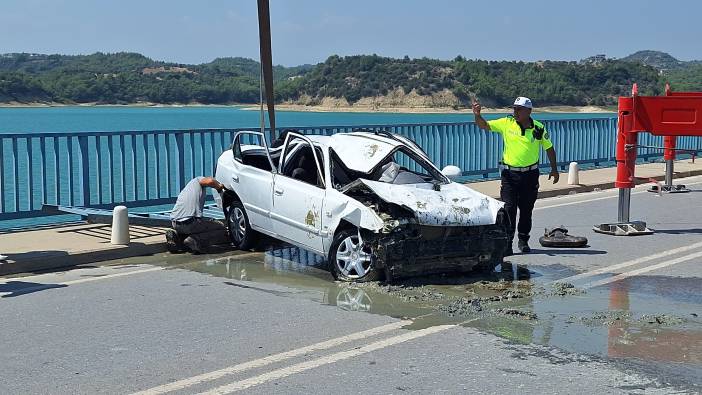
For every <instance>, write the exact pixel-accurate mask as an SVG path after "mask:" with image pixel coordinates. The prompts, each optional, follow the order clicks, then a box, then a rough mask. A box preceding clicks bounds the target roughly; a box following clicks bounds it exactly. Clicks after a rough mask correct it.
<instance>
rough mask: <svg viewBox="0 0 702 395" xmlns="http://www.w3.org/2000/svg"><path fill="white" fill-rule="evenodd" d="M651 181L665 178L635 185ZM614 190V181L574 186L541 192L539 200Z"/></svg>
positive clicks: (642, 181)
mask: <svg viewBox="0 0 702 395" xmlns="http://www.w3.org/2000/svg"><path fill="white" fill-rule="evenodd" d="M699 175H702V170H688V171H680V172H675V174H674V175H673V178H674V179H675V178H685V177H694V176H699ZM650 179H654V180H656V181H664V180H665V176H664V175H662V176H655V177H645V178H637V179H636V181H635V183H636V185H640V184H646V183H648V182H649V181H648V180H650ZM612 188H614V181H609V182H603V183H599V184H588V185H573V186H572V187H567V188H562V189H553V190H548V191H539V198H549V197H554V196H561V195H569V194H571V193H585V192H593V191H595V190H602V189H612Z"/></svg>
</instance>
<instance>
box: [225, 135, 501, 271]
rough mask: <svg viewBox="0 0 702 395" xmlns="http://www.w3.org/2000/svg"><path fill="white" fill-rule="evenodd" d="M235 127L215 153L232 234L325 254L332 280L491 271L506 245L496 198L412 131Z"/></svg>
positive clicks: (244, 240)
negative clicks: (460, 175)
mask: <svg viewBox="0 0 702 395" xmlns="http://www.w3.org/2000/svg"><path fill="white" fill-rule="evenodd" d="M280 143H281V144H280V146H278V147H276V148H269V147H268V144H267V142H266V140H265V138H264V136H263V134H262V133H261V132H256V131H243V132H239V133H237V135H236V136H235V137H234V141H233V144H232V146H231V149H229V150H227V151H226V152H224V153H223V154H222V155H221V156H220V157H219V160H218V162H217V169H216V178H217V179H218V180H219V181H220V182H221V183H222V184H224V186H225V187H226V191H225V192H224V194H223V196H222V206H223V207H222V208H223V210H224V214H225V216H226V218H227V221H228V226H229V232H230V236H231V240H232V243H233V244H234V246H235V247H237V248H239V249H249V248H251V247H252V246H253V244H254V243H255V242H256V240H257V238H258V237H259V236H260V233H263V234H266V235H268V236H271V237H274V238H276V239H280V240H283V241H286V242H288V243H291V244H293V245H296V246H298V247H300V248H303V249H306V250H310V251H313V252H315V253H317V254H320V255H322V256H324V258H325V259H326V260H327V262H328V264H329V270H330V271H331V273H332V274H333V275H334V277H335V278H336V279H338V280H342V281H371V280H376V279H379V278H382V277H384V278H385V280H386V281H392V280H393V279H394V278H397V277H402V276H413V275H422V274H430V273H445V272H465V271H470V270H473V269H475V268H477V269H480V270H492V269H494V267H495V266H496V265H497V264H499V263H501V262H502V259H503V252H504V250H505V247H506V245H507V225H508V224H507V221H508V218H507V215H506V213H505V212H504V209H503V203H502V202H499V201H498V200H495V199H493V198H491V197H489V196H486V195H483V194H481V193H479V192H476V191H474V190H472V189H470V188H469V187H467V186H465V185H463V184H458V183H455V182H452V181H451V180H449V179H448V178H447V177H446V176H444V175H443V174H442V173H441V172H440V171H439V170H438V169H437V167H436V166H434V164H432V163H431V161H430V160H429V157H428V156H427V154H426V153H425V152H424V151H423V150H422V149H421V148H420V147H419V146H418V145H417V144H416V143H414V142H413V141H411V140H410V139H408V138H406V137H403V136H400V135H397V134H391V133H388V132H384V131H377V132H373V131H357V132H351V133H338V134H334V135H332V136H318V135H303V134H299V133H296V132H289V133H286V136H285V139H284V140H283V141H281V142H280Z"/></svg>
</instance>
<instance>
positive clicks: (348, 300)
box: [336, 285, 373, 312]
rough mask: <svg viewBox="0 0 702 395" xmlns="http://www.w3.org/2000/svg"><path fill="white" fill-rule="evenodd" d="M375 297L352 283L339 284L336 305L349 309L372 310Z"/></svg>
mask: <svg viewBox="0 0 702 395" xmlns="http://www.w3.org/2000/svg"><path fill="white" fill-rule="evenodd" d="M372 304H373V299H371V297H370V296H368V294H367V293H366V292H365V291H364V290H363V289H361V288H355V287H354V286H352V285H343V286H339V293H337V294H336V306H337V307H339V308H340V309H342V310H347V311H363V312H370V311H371V306H372Z"/></svg>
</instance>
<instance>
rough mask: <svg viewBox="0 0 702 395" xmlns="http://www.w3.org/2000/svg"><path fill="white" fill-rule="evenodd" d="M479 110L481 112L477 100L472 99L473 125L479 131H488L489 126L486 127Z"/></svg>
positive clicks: (486, 124)
mask: <svg viewBox="0 0 702 395" xmlns="http://www.w3.org/2000/svg"><path fill="white" fill-rule="evenodd" d="M480 110H482V107H481V106H480V103H479V102H478V100H476V99H475V98H473V115H475V124H476V125H478V127H479V128H480V129H483V130H490V125H488V123H487V121H486V120H485V118H483V117H482V115H480Z"/></svg>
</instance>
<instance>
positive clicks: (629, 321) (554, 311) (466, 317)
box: [167, 246, 702, 383]
mask: <svg viewBox="0 0 702 395" xmlns="http://www.w3.org/2000/svg"><path fill="white" fill-rule="evenodd" d="M203 258H204V259H202V260H199V261H193V259H192V257H191V256H185V257H179V256H170V257H169V259H168V262H167V265H168V266H175V267H178V268H182V269H187V270H192V271H196V272H201V273H207V274H210V275H213V276H217V277H222V278H225V279H229V280H230V281H227V284H229V285H232V286H236V287H247V288H258V289H260V290H263V291H265V292H272V293H275V294H277V295H279V296H282V297H288V296H292V295H295V296H301V295H302V297H306V298H309V299H311V300H315V301H318V302H320V303H324V304H328V305H333V306H337V307H338V308H340V309H344V310H349V311H358V312H365V313H370V314H382V315H387V316H392V317H397V318H410V319H413V320H414V322H415V323H414V325H413V327H415V328H417V329H419V328H423V327H429V326H433V325H439V324H448V323H453V324H455V323H460V324H462V325H465V326H468V327H473V328H476V329H479V330H482V331H486V332H489V333H492V334H495V335H497V336H500V337H502V338H505V339H508V340H510V341H512V342H516V343H522V344H531V343H533V344H539V345H545V346H551V347H556V348H559V349H563V350H566V351H571V352H577V353H583V354H588V355H597V356H599V357H604V358H610V359H615V360H622V361H627V362H631V361H633V362H634V364H636V363H644V362H645V364H648V365H650V364H651V363H653V364H656V366H657V368H661V367H662V368H661V369H666V368H668V367H670V370H671V372H672V373H671V374H673V375H675V374H683V375H684V376H685V377H687V379H685V380H684V381H685V382H688V381H691V382H693V383H694V382H695V380H696V379H695V377H697V378H699V377H702V311H701V309H702V284H701V282H700V281H699V280H698V279H695V280H690V281H687V280H685V279H680V278H665V277H655V276H647V277H634V278H629V279H627V280H624V281H620V282H616V283H612V284H609V285H607V286H602V287H597V288H592V289H587V290H584V289H579V288H577V287H575V286H573V285H572V284H562V283H558V282H557V279H559V278H565V277H568V276H571V275H573V274H575V273H573V272H572V271H571V270H569V269H567V268H565V267H560V266H558V265H549V266H543V267H539V266H533V267H531V266H530V267H528V268H526V267H518V266H516V265H514V266H511V265H508V267H505V270H501V271H496V272H494V273H491V274H488V275H482V276H478V275H474V276H456V275H446V276H432V277H426V278H413V279H407V280H404V281H401V282H399V283H394V284H383V283H366V284H348V283H340V282H335V281H334V280H333V278H332V277H331V275H330V274H329V272H328V271H327V270H326V266H325V263H324V259H323V258H322V257H320V256H318V255H315V254H312V253H309V252H307V251H304V250H300V249H299V248H296V247H290V246H272V247H269V249H268V250H267V251H265V252H262V253H247V254H242V255H231V254H220V255H208V256H203ZM180 260H182V261H180ZM509 266H511V267H509ZM271 287H280V288H279V289H278V288H275V289H276V290H274V291H272V290H271ZM681 366H684V367H685V369H683V370H680V367H681ZM676 369H677V370H676ZM680 371H684V372H686V373H679V372H680ZM675 372H678V373H675ZM690 377H692V378H691V379H690ZM697 382H699V380H697Z"/></svg>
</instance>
